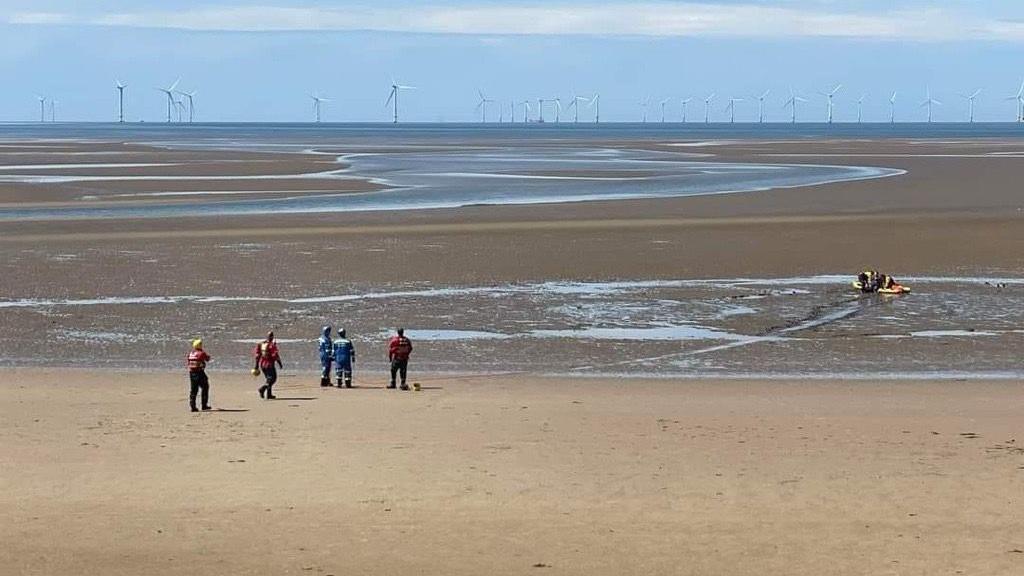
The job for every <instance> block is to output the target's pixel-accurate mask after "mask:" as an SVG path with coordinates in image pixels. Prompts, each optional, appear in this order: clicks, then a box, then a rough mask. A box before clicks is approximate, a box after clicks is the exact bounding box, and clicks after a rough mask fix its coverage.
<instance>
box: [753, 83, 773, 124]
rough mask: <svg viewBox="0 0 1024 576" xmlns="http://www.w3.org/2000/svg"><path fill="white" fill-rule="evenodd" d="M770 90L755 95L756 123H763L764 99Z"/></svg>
mask: <svg viewBox="0 0 1024 576" xmlns="http://www.w3.org/2000/svg"><path fill="white" fill-rule="evenodd" d="M770 92H771V90H765V91H764V94H761V95H760V96H755V97H754V98H756V99H757V122H758V124H764V99H765V98H767V97H768V94H769V93H770Z"/></svg>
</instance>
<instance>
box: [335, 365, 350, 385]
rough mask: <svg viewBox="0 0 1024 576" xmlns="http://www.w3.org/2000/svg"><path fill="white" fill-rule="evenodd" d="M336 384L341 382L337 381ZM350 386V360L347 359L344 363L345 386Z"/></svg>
mask: <svg viewBox="0 0 1024 576" xmlns="http://www.w3.org/2000/svg"><path fill="white" fill-rule="evenodd" d="M338 386H341V382H338ZM351 387H352V361H351V360H349V361H348V362H346V363H345V388H351Z"/></svg>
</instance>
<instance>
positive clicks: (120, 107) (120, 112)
mask: <svg viewBox="0 0 1024 576" xmlns="http://www.w3.org/2000/svg"><path fill="white" fill-rule="evenodd" d="M127 87H128V85H127V84H122V83H121V81H120V80H118V81H117V121H118V122H120V123H121V124H124V89H125V88H127Z"/></svg>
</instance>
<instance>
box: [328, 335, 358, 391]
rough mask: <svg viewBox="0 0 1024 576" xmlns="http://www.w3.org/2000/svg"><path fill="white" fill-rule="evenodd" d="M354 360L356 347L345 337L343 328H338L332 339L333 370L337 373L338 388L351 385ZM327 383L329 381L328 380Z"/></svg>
mask: <svg viewBox="0 0 1024 576" xmlns="http://www.w3.org/2000/svg"><path fill="white" fill-rule="evenodd" d="M355 361H356V347H355V345H354V344H352V341H351V340H349V339H348V338H346V337H345V329H344V328H339V329H338V338H337V339H336V340H335V341H334V371H335V373H336V374H337V375H338V388H341V387H342V385H343V384H344V386H345V388H351V387H352V365H353V364H354V363H355ZM328 385H330V383H329V382H328Z"/></svg>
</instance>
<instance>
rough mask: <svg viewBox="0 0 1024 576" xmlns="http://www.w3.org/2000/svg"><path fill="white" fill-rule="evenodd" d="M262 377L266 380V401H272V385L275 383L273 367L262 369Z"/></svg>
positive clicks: (275, 370) (275, 369)
mask: <svg viewBox="0 0 1024 576" xmlns="http://www.w3.org/2000/svg"><path fill="white" fill-rule="evenodd" d="M263 376H264V377H265V378H266V379H267V399H268V400H273V399H274V398H275V396H274V384H275V383H276V382H277V368H276V367H275V366H273V365H271V366H270V367H268V368H264V369H263Z"/></svg>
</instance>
